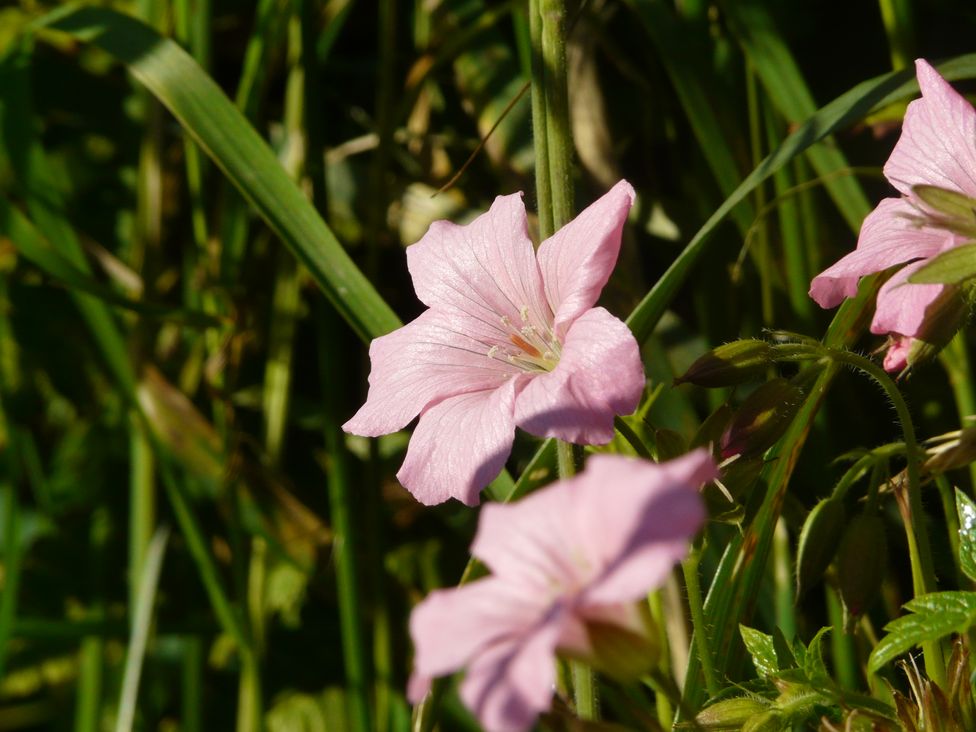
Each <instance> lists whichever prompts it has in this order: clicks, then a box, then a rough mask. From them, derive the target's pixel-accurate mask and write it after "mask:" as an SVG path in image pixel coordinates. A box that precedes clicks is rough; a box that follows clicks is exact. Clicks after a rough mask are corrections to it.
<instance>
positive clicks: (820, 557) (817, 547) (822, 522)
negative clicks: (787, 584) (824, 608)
mask: <svg viewBox="0 0 976 732" xmlns="http://www.w3.org/2000/svg"><path fill="white" fill-rule="evenodd" d="M846 513H847V512H846V511H845V509H844V501H842V500H840V499H838V498H833V497H830V498H825V499H823V500H822V501H820V503H818V504H817V505H816V506H814V507H813V510H812V511H810V514H809V515H808V516H807V520H806V521H804V522H803V529H802V530H801V531H800V540H799V542H798V543H797V549H796V594H797V597H800V596H802V595H803V593H805V592H806V591H807V590H809V589H810V587H812V586H813V585H814V584H816V583H817V582H819V581H820V578H821V577H822V576H823V573H824V572H825V571H826V570H827V567H828V566H830V563H831V561H833V559H834V555H835V554H836V553H837V545H838V544H839V543H840V541H841V537H842V536H843V533H844V521H845V518H846Z"/></svg>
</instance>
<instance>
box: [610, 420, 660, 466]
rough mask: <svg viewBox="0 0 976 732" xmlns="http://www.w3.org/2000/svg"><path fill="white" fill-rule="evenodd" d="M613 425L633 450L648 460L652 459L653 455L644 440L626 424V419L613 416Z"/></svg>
mask: <svg viewBox="0 0 976 732" xmlns="http://www.w3.org/2000/svg"><path fill="white" fill-rule="evenodd" d="M613 426H614V427H615V428H616V429H617V432H619V433H620V436H621V437H623V438H624V439H625V440H627V443H628V444H629V445H630V446H631V447H632V448H634V451H635V452H636V453H637V454H638V455H640V456H641V457H642V458H646V459H648V460H653V459H654V456H653V455H651V451H650V450H649V449H648V447H647V445H645V444H644V441H643V440H642V439H641V438H640V436H639V435H638V434H637V433H636V432H635V431H634V430H633V429H632V428H631V426H630V425H629V424H627V420H625V419H624V418H623V417H614V418H613Z"/></svg>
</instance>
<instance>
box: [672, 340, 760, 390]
mask: <svg viewBox="0 0 976 732" xmlns="http://www.w3.org/2000/svg"><path fill="white" fill-rule="evenodd" d="M772 362H773V358H772V348H771V346H770V345H769V344H768V343H766V342H765V341H757V340H744V341H733V342H732V343H726V344H724V345H721V346H719V347H718V348H713V349H712V350H711V351H709V352H708V353H706V354H704V355H703V356H701V357H700V358H699V359H698V360H697V361H695V362H694V363H693V364H692V365H691V367H690V368H689V369H688V371H686V372H685V375H684V376H681V377H679V378H677V379H675V383H676V384H683V383H685V382H687V383H690V384H695V385H697V386H707V387H720V386H734V385H736V384H744V383H745V382H747V381H759V380H760V379H762V378H763V377H764V376H765V375H766V370H767V369H768V368H769V365H770V364H771V363H772Z"/></svg>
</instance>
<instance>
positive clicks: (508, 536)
mask: <svg viewBox="0 0 976 732" xmlns="http://www.w3.org/2000/svg"><path fill="white" fill-rule="evenodd" d="M572 486H573V482H572V481H569V482H563V483H560V484H558V485H553V486H550V487H547V488H543V489H541V490H538V491H536V492H535V493H532V494H531V495H529V496H527V497H525V498H523V499H521V500H520V501H518V502H516V503H488V504H486V505H485V506H484V507H483V508H482V509H481V515H480V516H479V517H478V531H477V533H476V534H475V537H474V541H473V542H472V544H471V554H472V555H473V556H475V557H477V558H478V559H480V560H481V561H482V562H484V563H485V565H486V566H487V567H488V569H490V570H491V571H492V573H493V574H494V575H495V576H497V577H504V578H505V580H506V581H507V582H510V583H512V584H513V585H518V586H521V587H524V588H525V594H526V595H531V594H533V593H536V594H537V595H538V594H546V595H548V594H550V593H551V592H552V591H553V588H561V587H574V586H577V585H579V581H580V577H581V571H582V570H583V569H584V568H583V567H582V565H580V564H579V563H577V562H575V561H574V556H573V553H572V548H573V546H575V545H576V544H577V542H578V530H579V527H578V526H577V524H576V512H575V509H574V508H573V500H574V498H573V497H574V495H575V494H574V491H575V489H574V488H573V487H572Z"/></svg>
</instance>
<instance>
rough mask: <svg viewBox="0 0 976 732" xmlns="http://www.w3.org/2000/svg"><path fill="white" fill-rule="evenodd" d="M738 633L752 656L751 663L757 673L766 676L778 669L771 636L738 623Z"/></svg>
mask: <svg viewBox="0 0 976 732" xmlns="http://www.w3.org/2000/svg"><path fill="white" fill-rule="evenodd" d="M739 633H741V634H742V642H743V643H745V645H746V650H747V651H749V655H750V656H752V665H753V666H755V667H756V671H757V673H758V674H759V675H760V676H761V677H763V678H767V677H769V676H772V675H773V674H775V673H776V672H777V671H778V670H779V664H778V662H777V660H776V647H775V644H774V642H773V636H771V635H766V634H765V633H763V632H761V631H758V630H755V629H754V628H749V627H747V626H745V625H742V624H741V623H740V624H739Z"/></svg>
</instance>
